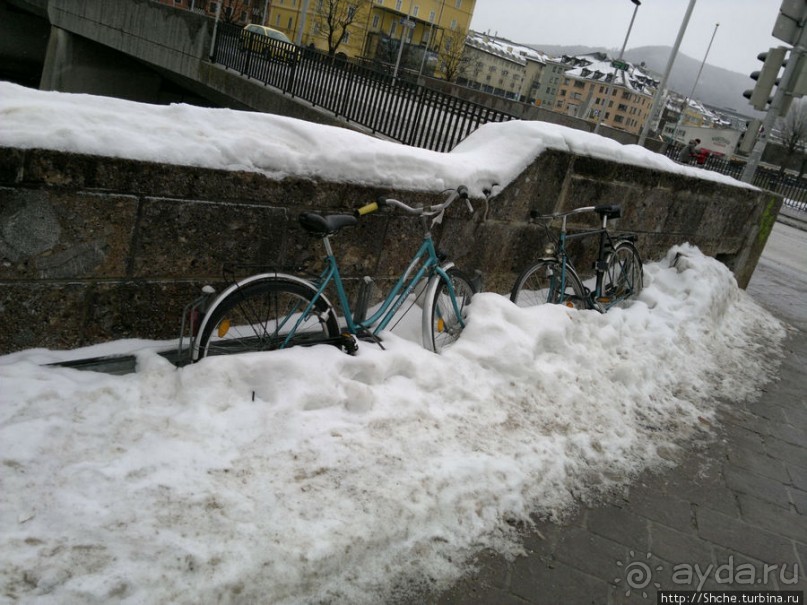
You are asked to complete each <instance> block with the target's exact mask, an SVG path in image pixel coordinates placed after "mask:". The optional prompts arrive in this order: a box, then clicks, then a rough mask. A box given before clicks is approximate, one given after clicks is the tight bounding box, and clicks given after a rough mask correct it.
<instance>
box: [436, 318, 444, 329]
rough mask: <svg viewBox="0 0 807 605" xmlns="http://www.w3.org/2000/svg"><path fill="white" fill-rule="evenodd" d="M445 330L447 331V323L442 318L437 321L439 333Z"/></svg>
mask: <svg viewBox="0 0 807 605" xmlns="http://www.w3.org/2000/svg"><path fill="white" fill-rule="evenodd" d="M445 329H446V322H445V321H444V320H443V318H442V317H441V318H440V319H438V320H437V331H438V332H443V331H444V330H445Z"/></svg>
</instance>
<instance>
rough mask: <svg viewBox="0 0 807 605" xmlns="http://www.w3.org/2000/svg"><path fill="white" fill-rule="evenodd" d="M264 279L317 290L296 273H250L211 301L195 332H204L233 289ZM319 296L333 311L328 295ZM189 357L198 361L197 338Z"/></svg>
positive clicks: (313, 292)
mask: <svg viewBox="0 0 807 605" xmlns="http://www.w3.org/2000/svg"><path fill="white" fill-rule="evenodd" d="M264 279H272V280H276V281H286V282H291V283H294V284H298V285H300V286H303V287H305V288H308V289H309V290H311V293H312V294H316V292H317V287H316V286H315V285H314V284H313V283H312V282H311V281H310V280H307V279H304V278H302V277H298V276H296V275H291V274H290V273H259V274H257V275H250V276H249V277H247V278H246V279H242V280H241V281H238V282H236V283H234V284H233V285H231V286H230V287H228V288H227V289H226V290H224V291H222V293H221V294H219V295H218V297H216V300H214V301H213V304H211V305H210V307H209V308H208V309H207V312H206V313H205V316H204V317H203V318H202V321H201V323H200V324H199V328H198V331H197V334H203V333H204V330H205V328H206V327H207V323H208V321H209V320H210V317H211V316H212V315H213V312H214V311H215V310H216V309H217V308H218V307H219V305H221V303H222V302H223V301H224V300H225V299H226V298H227V297H228V296H230V294H232V293H233V292H235V291H237V290H239V289H241V288H244V287H246V286H248V285H250V284H252V283H254V282H257V281H261V280H264ZM320 298H321V299H322V300H324V301H325V303H326V304H327V305H328V307H329V308H330V309H331V312H333V305H332V304H331V301H330V300H328V297H327V296H325V294H324V293H323V294H320ZM191 359H192V360H193V361H198V360H199V342H198V339H194V342H193V350H192V351H191Z"/></svg>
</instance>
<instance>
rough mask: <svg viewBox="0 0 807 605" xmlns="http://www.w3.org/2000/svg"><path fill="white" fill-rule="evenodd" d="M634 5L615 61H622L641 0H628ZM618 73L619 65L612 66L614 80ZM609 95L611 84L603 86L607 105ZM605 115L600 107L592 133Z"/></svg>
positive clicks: (598, 127) (596, 130) (597, 129)
mask: <svg viewBox="0 0 807 605" xmlns="http://www.w3.org/2000/svg"><path fill="white" fill-rule="evenodd" d="M630 1H631V2H633V3H634V4H635V5H636V6H635V7H634V8H633V15H632V16H631V18H630V25H628V33H627V34H625V41H624V42H623V43H622V49H621V50H620V51H619V57H617V59H616V62H617V63H621V62H622V56H623V55H624V54H625V47H626V46H627V45H628V38H630V31H631V30H632V29H633V22H634V21H635V20H636V12H637V11H638V10H639V7H640V6H641V5H642V0H630ZM617 73H619V66H616V67H614V80H616V75H617ZM610 96H611V85H610V84H609V85H608V86H607V87H606V88H605V105H606V106H607V104H608V101H609V97H610ZM604 115H605V107H600V115H599V116H597V125H596V126H594V134H597V133H598V132H599V131H600V124H602V118H603V116H604Z"/></svg>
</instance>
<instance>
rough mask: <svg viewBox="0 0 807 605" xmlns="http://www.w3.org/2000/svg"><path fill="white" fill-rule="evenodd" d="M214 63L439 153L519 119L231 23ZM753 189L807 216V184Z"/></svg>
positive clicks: (767, 181) (735, 173) (730, 168)
mask: <svg viewBox="0 0 807 605" xmlns="http://www.w3.org/2000/svg"><path fill="white" fill-rule="evenodd" d="M212 60H213V61H214V62H216V63H219V64H221V65H224V66H225V67H227V68H229V69H233V70H236V71H238V72H239V73H241V74H242V75H245V76H247V77H249V78H254V79H256V80H258V81H260V82H262V83H264V84H266V85H269V86H273V87H275V88H277V89H279V90H281V91H283V92H284V93H286V94H289V95H291V96H292V97H298V98H300V99H304V100H305V101H308V102H310V103H311V104H312V105H314V106H318V107H322V108H323V109H326V110H328V111H330V112H332V113H333V114H334V115H336V116H341V117H344V118H345V119H346V120H347V121H348V122H355V123H357V124H360V125H362V126H364V127H366V128H369V129H370V130H371V131H372V132H373V133H374V134H381V135H384V136H387V137H389V138H391V139H393V140H396V141H400V142H401V143H404V144H405V145H410V146H413V147H421V148H424V149H430V150H433V151H450V150H451V149H453V148H454V146H455V145H457V143H459V142H460V141H462V140H463V139H464V138H465V137H467V136H468V135H469V134H471V133H472V132H473V131H474V130H476V129H477V128H479V126H481V125H482V124H485V123H486V122H506V121H508V120H511V119H515V116H513V115H511V114H508V113H506V112H503V111H499V110H496V109H492V108H490V107H486V106H484V105H480V104H478V103H473V102H471V101H466V100H464V99H460V98H459V97H455V96H452V95H449V94H446V93H443V92H438V91H435V90H432V89H429V88H426V87H425V86H422V85H419V84H417V83H414V82H411V81H408V80H406V79H404V78H400V77H398V78H396V77H394V76H392V75H390V74H389V73H384V72H382V71H379V70H376V69H373V68H370V67H367V66H365V65H361V64H358V63H354V62H351V61H349V60H347V59H345V58H344V57H339V56H330V55H328V54H326V53H323V52H320V51H318V50H315V49H313V48H300V47H298V46H295V45H294V44H289V43H287V42H283V41H280V40H274V39H271V38H268V37H266V36H259V35H257V34H254V33H251V32H246V31H244V30H243V29H242V28H241V27H239V26H235V25H231V24H219V28H218V35H217V37H216V45H215V49H214V53H213V58H212ZM680 150H681V146H678V145H670V146H669V147H668V148H667V150H666V155H667V157H670V158H672V159H677V158H678V153H679V152H680ZM692 164H693V165H695V166H700V167H702V168H704V169H705V170H711V171H714V172H719V173H721V174H727V175H729V176H732V177H734V178H736V179H739V178H740V176H741V174H742V171H743V168H744V166H745V165H744V164H743V163H742V162H733V161H730V160H726V159H724V158H721V157H718V156H713V155H709V156H708V157H705V158H704V159H703V161H702V162H700V161H697V160H695V161H693V162H692ZM753 184H754V185H756V186H757V187H760V188H762V189H767V190H769V191H773V192H775V193H778V194H780V195H781V196H782V197H783V198H784V203H785V204H787V205H788V206H790V207H792V208H795V209H797V210H802V211H807V179H805V178H801V177H798V178H796V177H793V176H791V175H788V174H780V173H779V171H776V170H769V169H766V168H762V167H760V168H758V169H757V171H756V173H755V174H754V183H753Z"/></svg>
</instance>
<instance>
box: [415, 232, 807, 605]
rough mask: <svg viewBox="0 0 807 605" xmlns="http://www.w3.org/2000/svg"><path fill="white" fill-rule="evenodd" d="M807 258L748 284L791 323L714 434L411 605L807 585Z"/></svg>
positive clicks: (557, 604) (633, 598) (539, 604)
mask: <svg viewBox="0 0 807 605" xmlns="http://www.w3.org/2000/svg"><path fill="white" fill-rule="evenodd" d="M790 228H791V227H788V226H780V225H777V229H790ZM797 237H800V236H797ZM805 241H806V242H807V234H805ZM804 249H805V250H807V244H806V245H805V248H804ZM805 261H807V253H805V254H804V256H802V261H801V262H802V265H801V267H802V270H801V272H800V273H799V272H797V273H795V274H794V273H793V272H792V271H790V270H785V269H784V268H782V267H780V265H779V264H778V263H777V262H776V261H770V260H766V261H763V262H761V263H760V267H759V268H758V273H760V274H761V275H764V279H761V278H760V279H757V277H756V276H755V278H754V280H752V282H751V286H749V290H748V291H749V293H750V294H751V295H752V296H754V298H755V299H757V300H758V302H760V303H761V304H763V305H764V306H766V307H767V308H769V310H771V311H772V312H773V313H774V314H776V315H777V316H779V317H780V318H782V319H784V320H785V321H786V322H788V324H789V325H791V326H792V327H793V329H792V330H791V331H790V334H789V336H788V339H787V340H786V342H785V348H786V356H785V359H784V360H783V363H782V366H781V369H780V379H779V380H778V381H777V382H774V383H771V384H769V385H768V386H767V388H766V390H765V392H764V393H763V395H762V397H761V398H759V399H758V400H757V401H755V402H752V403H749V404H747V405H739V406H738V405H735V404H731V405H725V406H723V409H722V411H721V413H720V415H719V417H720V427H719V429H718V431H719V434H718V437H717V438H716V439H713V440H711V441H710V442H709V443H707V444H703V446H702V447H699V448H694V449H695V451H693V452H691V453H689V454H688V455H687V457H686V459H685V460H684V461H683V462H682V463H681V464H680V465H679V466H677V467H676V468H675V469H673V470H671V471H669V472H666V473H663V474H659V475H652V474H649V473H648V474H646V475H644V476H641V477H640V478H639V479H638V480H637V481H636V482H635V483H633V484H632V485H631V487H630V488H629V489H628V490H626V492H625V493H624V495H623V496H622V497H621V498H619V499H618V500H617V501H613V502H611V503H609V504H607V505H603V506H600V507H592V508H587V509H584V510H581V511H580V512H579V513H578V514H577V515H576V516H575V517H574V518H573V519H571V520H569V521H568V522H567V523H566V524H565V525H563V526H558V525H554V524H550V523H542V524H539V525H538V526H537V527H536V528H535V530H534V531H531V532H530V533H528V534H526V535H525V536H524V546H525V548H526V550H527V555H526V556H522V557H518V558H517V559H515V560H513V561H506V560H505V559H503V558H502V557H501V556H498V555H497V554H496V553H491V552H483V553H480V554H479V556H478V559H477V564H478V572H477V573H475V574H473V575H471V576H469V577H466V578H465V579H463V580H462V581H460V582H459V583H458V584H456V585H455V586H454V587H452V588H451V589H450V590H448V591H446V592H445V593H443V594H440V595H431V596H429V597H424V598H422V599H420V600H419V601H418V602H419V603H431V604H435V605H471V604H473V605H511V604H512V605H516V604H518V605H524V604H534V605H577V604H597V605H601V604H602V605H618V604H622V603H656V602H657V601H656V599H657V591H658V590H659V589H660V590H695V589H698V588H701V589H702V590H733V591H735V590H755V591H760V590H773V591H775V590H782V591H791V590H796V591H807V403H806V402H805V400H806V399H807V388H806V387H807V381H806V380H805V371H806V370H807V303H805V302H804V300H805V295H807V269H805V267H804V262H805ZM794 275H795V277H794ZM794 301H795V302H794ZM748 371H749V372H753V371H754V368H749V369H748ZM766 602H767V601H766Z"/></svg>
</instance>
